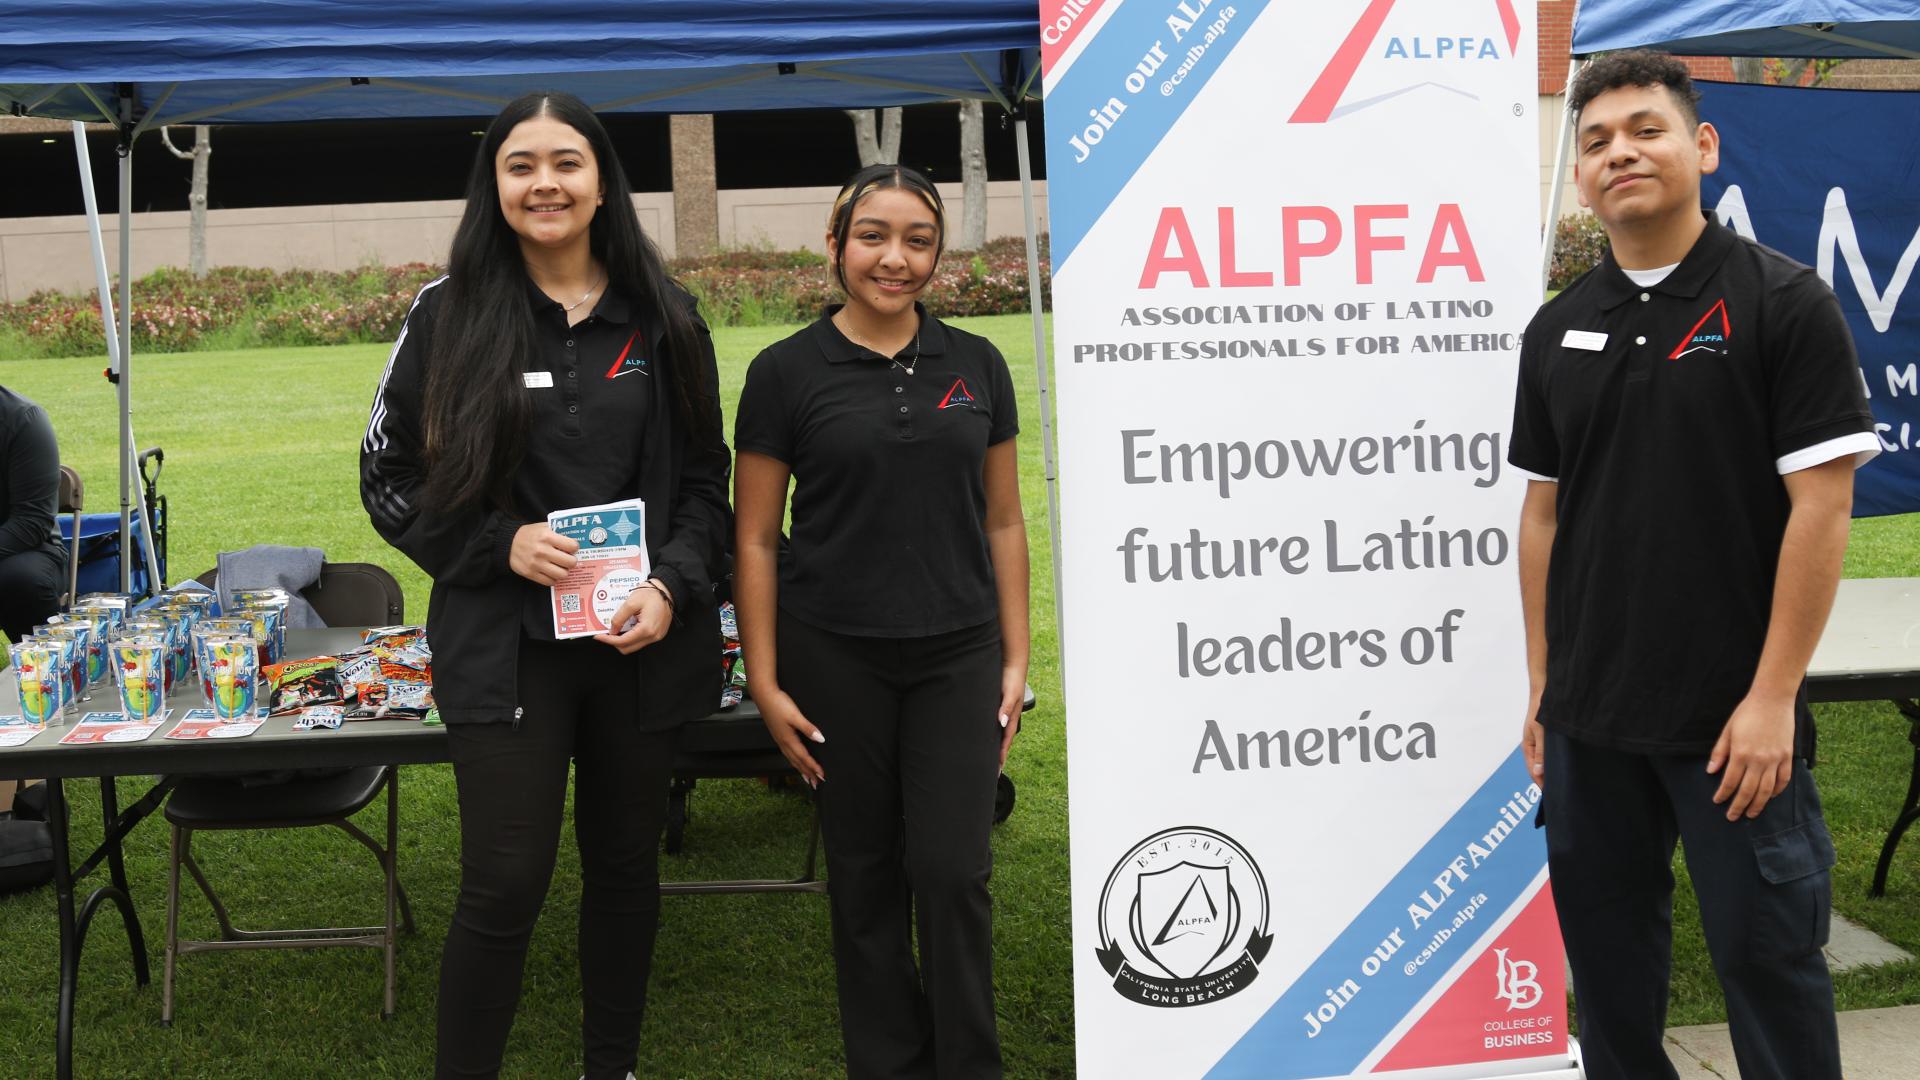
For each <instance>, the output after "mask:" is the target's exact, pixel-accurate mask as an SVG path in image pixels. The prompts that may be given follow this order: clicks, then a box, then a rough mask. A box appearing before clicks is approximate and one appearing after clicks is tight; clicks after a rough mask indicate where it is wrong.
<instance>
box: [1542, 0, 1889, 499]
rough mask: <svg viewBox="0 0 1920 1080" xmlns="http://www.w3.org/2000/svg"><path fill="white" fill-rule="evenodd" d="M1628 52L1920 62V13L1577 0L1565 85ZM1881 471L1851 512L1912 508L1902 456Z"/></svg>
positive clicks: (1801, 0)
mask: <svg viewBox="0 0 1920 1080" xmlns="http://www.w3.org/2000/svg"><path fill="white" fill-rule="evenodd" d="M1627 48H1652V49H1660V50H1663V51H1666V52H1671V53H1676V54H1680V55H1685V56H1771V57H1809V58H1819V59H1876V58H1877V59H1887V58H1901V59H1920V11H1917V10H1916V8H1915V7H1914V5H1913V3H1912V0H1758V2H1753V3H1728V2H1715V3H1682V4H1673V3H1669V2H1666V0H1581V2H1580V3H1579V5H1578V7H1577V9H1576V11H1575V13H1574V22H1573V43H1572V50H1571V51H1572V54H1573V64H1572V65H1571V66H1570V67H1569V70H1568V82H1569V83H1571V82H1572V79H1573V73H1574V71H1575V70H1576V69H1577V67H1578V66H1579V64H1580V63H1581V62H1582V61H1583V60H1584V59H1585V58H1587V57H1591V56H1592V55H1594V54H1596V53H1601V52H1608V51H1612V50H1616V49H1627ZM1782 92H1791V91H1782ZM1572 132H1573V117H1572V116H1566V117H1564V118H1563V120H1562V124H1561V129H1560V138H1559V144H1558V147H1557V150H1556V153H1555V157H1554V164H1555V168H1554V179H1553V190H1552V194H1551V196H1550V197H1549V200H1550V201H1549V203H1548V205H1549V207H1550V213H1549V222H1548V228H1547V229H1546V236H1545V237H1544V240H1543V243H1542V245H1541V246H1542V258H1541V278H1542V282H1543V284H1544V282H1545V278H1546V271H1547V267H1548V266H1549V265H1550V264H1551V261H1552V257H1553V242H1554V230H1553V228H1552V222H1551V218H1552V217H1553V212H1557V211H1558V209H1559V205H1560V195H1561V189H1562V187H1563V185H1564V183H1565V178H1566V162H1567V150H1568V146H1569V144H1570V142H1571V136H1572ZM1856 336H1857V335H1856ZM1877 407H1878V406H1877V405H1876V408H1877ZM1883 419H1885V417H1884V416H1883ZM1901 456H1902V457H1904V455H1901ZM1889 469H1890V464H1889V463H1888V462H1886V461H1880V462H1875V463H1874V464H1873V465H1870V466H1869V470H1871V471H1873V472H1874V479H1875V481H1876V482H1875V484H1874V485H1872V487H1873V491H1872V492H1871V493H1870V494H1871V497H1869V498H1864V500H1863V504H1862V503H1857V504H1856V512H1859V513H1898V512H1905V511H1909V510H1915V509H1920V487H1916V485H1915V484H1914V483H1913V481H1912V479H1911V478H1910V477H1911V472H1910V470H1909V469H1908V468H1907V467H1906V466H1905V463H1904V461H1903V462H1902V463H1901V469H1900V470H1899V471H1897V472H1894V471H1889ZM1864 476H1865V474H1863V477H1864ZM1862 482H1863V483H1864V482H1865V481H1864V479H1863V481H1862ZM1863 505H1864V508H1863Z"/></svg>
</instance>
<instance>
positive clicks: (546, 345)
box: [513, 281, 654, 639]
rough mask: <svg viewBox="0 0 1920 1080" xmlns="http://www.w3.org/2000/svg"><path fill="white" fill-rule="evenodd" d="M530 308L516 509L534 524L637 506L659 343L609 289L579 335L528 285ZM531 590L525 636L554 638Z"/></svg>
mask: <svg viewBox="0 0 1920 1080" xmlns="http://www.w3.org/2000/svg"><path fill="white" fill-rule="evenodd" d="M527 302H528V303H530V304H532V305H533V322H534V335H535V340H536V343H537V348H536V350H535V352H534V354H533V355H532V356H530V357H529V358H528V360H527V369H526V373H525V376H524V377H523V379H522V382H523V384H524V389H525V393H526V394H527V397H528V400H529V401H530V402H531V403H532V406H533V411H532V416H531V418H530V419H531V423H530V424H529V427H528V430H527V452H526V456H525V457H524V458H522V459H521V462H520V469H519V471H518V472H517V473H515V474H514V478H513V502H514V507H515V509H516V510H517V511H518V512H519V514H520V515H521V516H522V517H524V518H526V520H528V521H545V520H546V519H547V515H548V514H550V513H552V512H554V511H555V510H566V509H570V508H572V507H576V506H594V505H598V504H600V503H607V502H613V501H614V500H616V499H631V498H634V497H636V496H638V495H639V494H640V443H641V434H642V431H643V429H644V427H645V425H646V418H647V410H648V409H649V408H650V407H651V405H652V394H653V393H654V387H653V379H654V375H653V368H652V363H651V359H652V358H651V357H650V356H649V355H648V353H649V352H650V351H651V349H650V346H649V344H648V343H649V340H650V339H651V337H652V336H653V335H652V334H650V333H649V332H648V330H647V329H646V328H645V327H643V326H642V325H641V320H640V318H639V317H638V313H637V312H636V311H635V310H634V308H633V305H631V304H629V303H628V301H627V299H626V298H625V297H624V296H622V295H620V294H619V293H618V292H617V291H615V290H614V288H613V287H611V286H609V287H608V288H607V291H606V292H605V293H603V294H601V297H600V301H599V303H597V304H595V305H594V308H593V314H591V315H589V316H587V317H586V318H585V319H582V320H580V321H579V322H578V323H575V324H574V325H573V326H568V325H567V312H566V310H565V309H564V308H562V307H561V306H560V305H559V304H557V303H555V302H554V301H553V300H552V299H550V298H549V297H548V296H547V295H546V294H545V293H543V292H541V291H540V290H539V288H538V287H536V286H534V285H533V283H532V282H531V281H529V282H528V283H527ZM648 509H649V510H653V509H654V508H652V507H649V508H648ZM528 584H529V586H531V588H530V589H528V590H527V597H526V601H525V603H523V604H522V619H521V623H522V625H524V626H525V627H526V630H527V634H528V636H530V637H535V638H541V639H548V638H551V637H553V612H552V608H551V603H552V601H551V598H550V596H549V593H548V590H547V589H545V588H541V587H539V586H537V585H533V583H531V582H529V583H528Z"/></svg>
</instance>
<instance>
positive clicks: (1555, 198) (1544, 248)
mask: <svg viewBox="0 0 1920 1080" xmlns="http://www.w3.org/2000/svg"><path fill="white" fill-rule="evenodd" d="M1579 70H1580V61H1578V60H1568V61H1567V85H1566V86H1565V87H1564V88H1562V89H1561V91H1560V100H1561V101H1562V102H1563V103H1564V102H1565V101H1566V100H1567V94H1568V92H1569V91H1571V90H1572V88H1573V76H1574V73H1575V72H1577V71H1579ZM1572 142H1573V116H1572V115H1571V114H1569V113H1568V112H1567V110H1566V108H1565V107H1564V105H1563V106H1562V108H1561V109H1560V137H1559V139H1558V140H1556V141H1555V143H1554V150H1553V187H1552V188H1551V189H1550V193H1549V194H1548V195H1547V216H1546V226H1545V228H1543V229H1541V232H1542V233H1544V234H1545V235H1543V236H1542V237H1541V240H1540V295H1541V296H1542V297H1543V298H1544V297H1545V296H1546V295H1547V280H1548V278H1549V277H1551V276H1552V274H1553V242H1554V240H1555V238H1556V236H1555V234H1556V231H1557V228H1556V227H1557V226H1558V225H1559V224H1560V195H1561V193H1562V192H1563V191H1564V190H1565V189H1566V186H1567V147H1568V145H1569V144H1571V143H1572Z"/></svg>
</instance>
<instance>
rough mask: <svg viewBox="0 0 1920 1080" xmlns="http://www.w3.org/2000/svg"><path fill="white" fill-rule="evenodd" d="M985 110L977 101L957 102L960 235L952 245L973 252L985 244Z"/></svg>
mask: <svg viewBox="0 0 1920 1080" xmlns="http://www.w3.org/2000/svg"><path fill="white" fill-rule="evenodd" d="M986 126H987V124H986V113H985V110H984V109H983V108H982V107H981V104H980V102H979V101H977V100H976V101H963V102H961V103H960V183H961V194H960V202H961V207H960V213H961V224H960V236H959V238H958V242H957V243H955V244H953V245H952V247H953V248H954V249H955V250H957V251H976V250H978V249H980V248H982V247H984V246H986V243H987V136H986Z"/></svg>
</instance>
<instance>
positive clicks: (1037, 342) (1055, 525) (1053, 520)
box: [1013, 113, 1067, 679]
mask: <svg viewBox="0 0 1920 1080" xmlns="http://www.w3.org/2000/svg"><path fill="white" fill-rule="evenodd" d="M1013 145H1014V146H1015V147H1016V148H1017V149H1018V150H1019V152H1020V208H1021V210H1023V211H1024V212H1025V213H1026V219H1027V302H1028V304H1029V305H1031V307H1032V310H1033V365H1034V368H1035V369H1036V371H1037V372H1038V374H1039V377H1040V459H1041V462H1042V463H1043V471H1044V475H1045V476H1046V478H1047V530H1048V535H1049V536H1050V537H1051V546H1050V552H1049V553H1050V554H1051V555H1052V559H1051V560H1050V561H1051V562H1052V563H1053V624H1054V629H1055V634H1056V641H1057V642H1058V644H1059V648H1060V656H1059V660H1060V673H1061V677H1062V679H1064V678H1065V676H1066V669H1067V661H1066V655H1067V620H1066V608H1065V607H1064V606H1063V605H1062V604H1061V594H1060V564H1061V563H1062V562H1064V561H1065V553H1064V552H1062V551H1061V550H1060V492H1059V475H1058V473H1057V472H1056V471H1055V469H1054V463H1053V379H1052V376H1051V374H1050V372H1049V370H1048V365H1047V328H1046V323H1045V321H1044V320H1045V316H1044V313H1043V312H1042V311H1041V304H1040V300H1041V296H1040V229H1039V224H1038V223H1037V222H1036V221H1035V220H1034V212H1033V159H1032V155H1031V153H1030V152H1029V151H1028V149H1027V118H1026V116H1025V115H1023V114H1021V113H1015V114H1014V120H1013Z"/></svg>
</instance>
